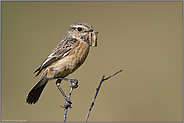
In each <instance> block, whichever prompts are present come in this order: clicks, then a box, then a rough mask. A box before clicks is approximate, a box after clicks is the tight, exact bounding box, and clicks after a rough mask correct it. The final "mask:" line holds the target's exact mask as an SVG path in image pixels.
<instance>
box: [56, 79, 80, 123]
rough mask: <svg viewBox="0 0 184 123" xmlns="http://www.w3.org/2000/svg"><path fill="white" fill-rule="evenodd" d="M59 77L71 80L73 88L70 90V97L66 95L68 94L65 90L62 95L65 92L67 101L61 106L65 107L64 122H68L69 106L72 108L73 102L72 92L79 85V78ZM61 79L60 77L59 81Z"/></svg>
mask: <svg viewBox="0 0 184 123" xmlns="http://www.w3.org/2000/svg"><path fill="white" fill-rule="evenodd" d="M59 79H62V80H66V81H69V82H71V89H70V92H69V94H68V98H67V97H66V95H65V94H64V92H62V95H63V94H64V95H63V96H64V98H65V100H66V102H65V104H64V106H60V107H62V108H64V119H63V122H66V119H67V112H68V108H71V104H72V102H71V100H70V98H71V94H72V92H73V89H75V88H77V87H78V80H77V79H66V78H59ZM59 79H58V81H59ZM59 87H60V86H59ZM59 90H61V89H59Z"/></svg>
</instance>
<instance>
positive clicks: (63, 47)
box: [34, 37, 77, 76]
mask: <svg viewBox="0 0 184 123" xmlns="http://www.w3.org/2000/svg"><path fill="white" fill-rule="evenodd" d="M76 42H77V39H67V38H65V37H64V38H63V39H62V40H61V42H59V44H58V45H57V46H56V48H55V49H54V50H53V51H52V52H51V54H50V55H49V56H48V57H47V58H46V59H45V60H44V61H43V63H42V64H41V65H40V67H39V68H38V69H36V71H35V72H34V73H36V72H38V73H37V74H36V76H38V75H39V74H40V73H41V71H42V70H43V69H45V68H47V67H48V66H50V65H51V64H52V63H54V62H56V61H57V60H59V59H62V58H63V57H66V56H67V55H68V54H69V53H70V51H71V49H72V48H73V47H74V46H75V43H76Z"/></svg>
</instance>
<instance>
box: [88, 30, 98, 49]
mask: <svg viewBox="0 0 184 123" xmlns="http://www.w3.org/2000/svg"><path fill="white" fill-rule="evenodd" d="M97 34H98V31H93V32H91V33H89V45H90V46H93V47H96V46H97Z"/></svg>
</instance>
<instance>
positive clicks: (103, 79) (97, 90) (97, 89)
mask: <svg viewBox="0 0 184 123" xmlns="http://www.w3.org/2000/svg"><path fill="white" fill-rule="evenodd" d="M121 71H122V70H120V71H118V72H116V73H115V74H113V75H111V76H109V77H107V78H104V77H105V75H104V76H103V77H102V80H101V81H100V84H99V86H98V88H96V94H95V96H94V98H93V101H92V104H91V106H90V108H89V111H88V114H87V116H86V120H85V122H87V120H88V118H89V115H90V113H91V110H92V108H93V106H94V103H95V100H96V97H97V95H98V92H99V90H100V87H101V85H102V83H103V82H104V81H105V80H108V79H109V78H111V77H113V76H115V75H116V74H118V73H119V72H121Z"/></svg>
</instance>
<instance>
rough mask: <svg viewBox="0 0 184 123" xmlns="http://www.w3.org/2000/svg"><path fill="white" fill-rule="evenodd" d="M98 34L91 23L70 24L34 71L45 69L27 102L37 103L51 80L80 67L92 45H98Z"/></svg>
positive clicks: (39, 71) (62, 76) (64, 75)
mask: <svg viewBox="0 0 184 123" xmlns="http://www.w3.org/2000/svg"><path fill="white" fill-rule="evenodd" d="M97 34H98V32H97V31H94V30H93V27H92V26H91V25H90V24H87V23H74V24H72V25H70V27H69V29H68V31H67V34H66V35H65V37H63V39H62V40H61V42H59V44H58V45H57V46H56V48H55V49H54V50H53V51H52V52H51V54H50V55H49V56H48V57H47V58H46V59H45V60H44V61H43V63H42V64H41V65H40V67H39V68H38V69H37V70H36V71H35V72H34V73H36V72H38V73H37V74H36V76H38V75H39V74H40V73H41V71H42V70H43V73H42V75H41V77H40V79H39V81H38V82H37V84H36V85H35V86H34V87H33V88H32V89H31V91H30V92H29V94H28V96H27V98H26V102H27V103H28V104H35V103H36V102H37V101H38V99H39V97H40V95H41V93H42V91H43V89H44V87H45V85H46V84H47V82H48V81H49V80H52V79H58V78H64V77H66V76H68V75H69V74H71V73H73V72H74V71H75V70H76V69H77V68H79V67H80V66H81V65H82V64H83V63H84V61H85V59H86V57H87V55H88V53H89V49H90V46H91V45H92V46H93V47H95V46H97Z"/></svg>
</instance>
